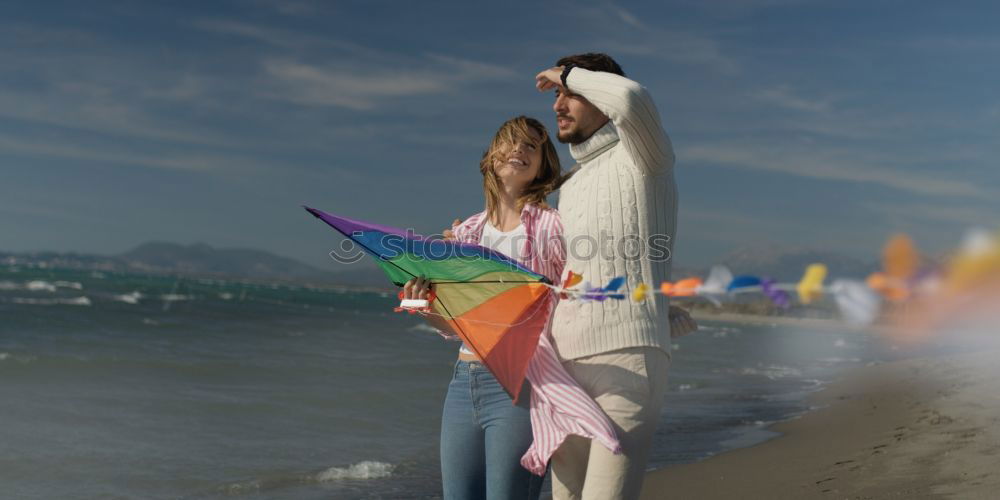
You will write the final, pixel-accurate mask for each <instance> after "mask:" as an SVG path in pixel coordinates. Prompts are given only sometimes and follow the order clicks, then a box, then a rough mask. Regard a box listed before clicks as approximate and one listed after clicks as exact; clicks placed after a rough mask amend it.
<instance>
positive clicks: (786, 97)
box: [750, 85, 830, 113]
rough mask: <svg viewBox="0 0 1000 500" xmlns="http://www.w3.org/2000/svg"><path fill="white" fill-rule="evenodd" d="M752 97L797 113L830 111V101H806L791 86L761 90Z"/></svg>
mask: <svg viewBox="0 0 1000 500" xmlns="http://www.w3.org/2000/svg"><path fill="white" fill-rule="evenodd" d="M750 96H751V97H753V98H755V99H757V100H759V101H762V102H766V103H769V104H775V105H777V106H779V107H782V108H786V109H792V110H796V111H810V112H814V113H818V112H823V111H829V110H830V101H829V100H825V99H824V100H819V99H806V98H803V97H799V96H797V95H795V94H794V92H793V91H792V88H791V87H790V86H789V85H778V86H777V87H771V88H766V89H761V90H758V91H757V92H754V93H752V94H751V95H750Z"/></svg>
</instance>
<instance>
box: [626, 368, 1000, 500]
mask: <svg viewBox="0 0 1000 500" xmlns="http://www.w3.org/2000/svg"><path fill="white" fill-rule="evenodd" d="M811 402H812V404H813V405H814V406H816V407H819V409H817V410H815V411H812V412H810V413H808V414H806V415H804V416H803V417H801V418H798V419H796V420H792V421H789V422H784V423H780V424H777V425H775V426H773V427H772V428H773V429H774V430H776V431H778V432H780V433H782V436H780V437H778V438H775V439H773V440H770V441H768V442H765V443H763V444H760V445H758V446H754V447H751V448H745V449H741V450H735V451H732V452H728V453H724V454H721V455H718V456H716V457H712V458H710V459H708V460H705V461H702V462H699V463H696V464H688V465H679V466H673V467H667V468H664V469H660V470H655V471H652V472H650V473H649V474H648V475H647V478H646V483H645V485H644V489H643V497H642V498H644V499H660V498H663V499H666V498H670V499H701V498H708V499H711V498H726V499H730V498H741V499H742V498H761V499H774V498H788V499H808V498H831V499H833V498H836V499H845V498H848V499H881V498H900V499H903V498H905V499H911V498H962V499H966V498H971V499H978V498H984V499H985V498H1000V351H995V352H994V351H990V352H978V353H975V354H963V355H951V356H942V357H933V358H922V359H911V360H905V361H899V362H893V363H886V364H881V365H875V366H869V367H866V368H861V369H859V370H857V371H856V372H854V373H851V374H848V375H847V376H845V377H843V378H842V379H840V380H838V381H837V382H835V383H833V384H831V385H830V386H829V387H827V388H826V389H825V390H823V391H821V392H819V393H817V394H815V395H814V396H813V398H812V399H811Z"/></svg>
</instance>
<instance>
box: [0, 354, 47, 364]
mask: <svg viewBox="0 0 1000 500" xmlns="http://www.w3.org/2000/svg"><path fill="white" fill-rule="evenodd" d="M36 359H38V356H31V355H25V354H20V355H18V354H11V353H9V352H0V362H3V361H8V360H9V361H16V362H18V363H30V362H32V361H34V360H36Z"/></svg>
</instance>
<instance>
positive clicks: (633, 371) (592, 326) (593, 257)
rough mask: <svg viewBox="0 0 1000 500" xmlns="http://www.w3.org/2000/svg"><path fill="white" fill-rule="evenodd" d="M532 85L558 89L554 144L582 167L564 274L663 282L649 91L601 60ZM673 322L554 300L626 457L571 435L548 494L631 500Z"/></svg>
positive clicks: (576, 173) (665, 206)
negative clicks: (566, 146) (561, 145)
mask: <svg viewBox="0 0 1000 500" xmlns="http://www.w3.org/2000/svg"><path fill="white" fill-rule="evenodd" d="M536 86H537V88H538V90H540V91H547V90H553V89H554V90H555V91H556V96H555V97H556V100H555V103H554V105H553V107H552V109H553V110H554V111H555V112H556V120H557V123H558V139H559V141H560V142H563V143H569V145H570V153H571V154H572V155H573V158H574V159H575V160H576V161H577V163H578V164H577V166H576V167H574V169H573V172H572V175H571V176H570V177H569V179H568V180H567V181H566V182H565V183H564V184H563V185H562V188H561V189H560V194H559V212H560V213H561V214H562V223H563V228H564V229H563V235H564V237H565V239H566V247H567V248H566V250H567V260H566V269H568V270H571V271H573V272H575V273H577V274H582V275H583V278H584V280H586V281H588V282H590V283H591V284H593V285H595V286H599V284H601V283H606V282H608V281H609V280H611V279H612V278H614V277H616V276H625V277H626V280H627V281H626V286H627V288H628V291H627V293H628V292H631V290H632V289H634V287H635V286H637V285H638V284H640V283H646V284H649V285H652V286H656V285H658V284H659V283H661V282H663V281H668V280H669V278H670V253H671V251H672V247H673V240H674V235H675V232H676V221H677V188H676V185H675V184H674V172H673V166H674V153H673V149H672V147H671V144H670V139H669V138H668V137H667V134H666V133H665V132H664V131H663V127H662V125H661V124H660V115H659V113H658V112H657V110H656V106H655V105H654V104H653V101H652V100H651V99H650V96H649V94H648V93H647V92H646V89H645V88H643V87H642V86H640V85H639V84H638V83H636V82H634V81H632V80H629V79H628V78H625V76H624V72H623V71H622V69H621V67H620V66H619V65H618V64H617V63H616V62H615V61H614V60H613V59H612V58H611V57H609V56H607V55H605V54H580V55H574V56H569V57H564V58H562V59H560V60H559V61H558V62H557V63H556V67H554V68H550V69H547V70H545V71H542V72H541V73H539V74H538V75H537V76H536ZM674 325H675V329H677V330H678V332H675V333H681V332H680V330H688V329H693V328H697V327H696V326H694V325H693V323H692V322H691V320H690V318H688V317H687V316H686V314H683V315H682V316H680V317H678V318H675V322H674ZM670 326H671V325H670V322H669V318H668V304H667V301H666V298H665V297H663V296H662V295H656V299H648V300H645V301H641V302H634V301H631V300H606V301H566V300H564V301H560V302H559V304H558V306H557V307H556V311H555V313H554V316H553V322H552V336H553V339H554V341H555V344H556V349H557V351H558V352H559V356H560V357H561V358H562V359H563V361H564V365H565V367H566V368H567V370H569V372H570V373H571V374H572V375H573V376H574V377H575V378H576V380H577V381H578V382H579V383H580V385H581V386H583V388H584V389H585V390H586V391H587V392H588V393H589V394H590V395H591V397H593V398H594V400H595V401H597V403H598V405H600V406H601V408H602V409H603V410H604V411H605V413H607V415H608V416H609V417H610V418H611V420H612V421H613V423H614V425H615V427H616V431H617V432H618V435H619V438H620V440H621V444H622V453H621V454H620V455H614V454H612V453H611V452H609V451H608V450H607V449H605V448H604V447H603V446H601V445H600V444H594V445H591V441H589V440H586V439H583V438H580V437H578V436H570V437H569V438H567V440H566V441H564V442H563V444H562V446H561V447H560V448H559V449H558V450H557V451H556V454H555V455H554V456H553V457H552V463H551V467H552V491H553V496H554V497H555V498H557V499H562V498H594V499H597V498H600V499H612V498H623V499H625V498H638V496H639V493H640V490H641V488H642V481H643V477H644V474H645V468H646V463H647V461H648V458H649V450H650V444H651V441H652V436H653V432H654V431H655V430H656V427H657V424H658V422H659V419H660V411H661V409H662V405H663V398H664V393H665V391H666V385H667V369H668V367H669V365H670V335H671V328H670Z"/></svg>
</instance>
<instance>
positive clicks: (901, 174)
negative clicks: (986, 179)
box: [677, 142, 1000, 200]
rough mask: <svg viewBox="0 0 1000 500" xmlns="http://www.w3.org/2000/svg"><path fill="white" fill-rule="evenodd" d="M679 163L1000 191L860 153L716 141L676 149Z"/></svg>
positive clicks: (964, 193) (927, 192)
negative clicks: (896, 166)
mask: <svg viewBox="0 0 1000 500" xmlns="http://www.w3.org/2000/svg"><path fill="white" fill-rule="evenodd" d="M677 157H678V159H679V161H682V162H688V161H694V162H703V163H709V164H717V165H727V166H733V167H741V168H749V169H754V170H765V171H770V172H779V173H783V174H788V175H794V176H798V177H808V178H813V179H823V180H835V181H846V182H856V183H875V184H879V185H882V186H886V187H890V188H893V189H896V190H900V191H904V192H908V193H912V194H917V195H923V196H946V197H947V196H952V197H968V198H974V199H983V200H992V199H997V198H1000V192H998V191H997V190H995V189H991V188H989V187H986V186H984V185H983V184H981V183H977V182H974V181H967V180H963V179H955V178H947V177H946V176H934V175H928V174H926V173H920V172H917V171H905V170H899V169H893V168H890V167H886V166H884V165H880V164H878V163H875V162H871V161H869V160H867V159H866V158H864V157H863V155H862V154H860V153H855V152H851V151H847V150H844V151H834V150H830V149H825V150H824V149H822V148H819V147H813V148H811V149H796V148H794V147H787V146H786V147H784V148H782V147H777V146H773V147H767V146H763V145H755V146H746V145H742V144H733V143H728V144H727V143H724V142H713V143H703V144H697V145H693V146H688V147H680V148H678V154H677Z"/></svg>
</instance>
